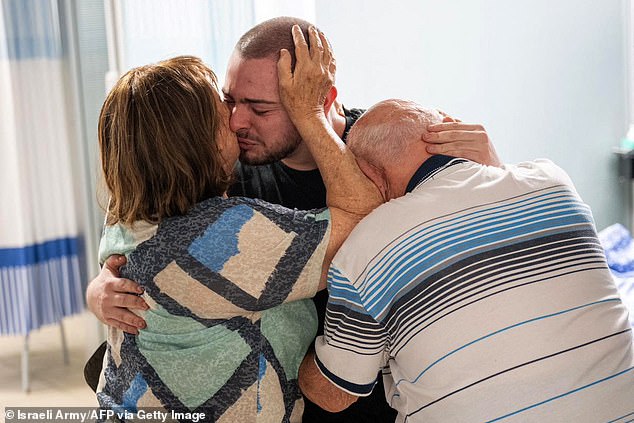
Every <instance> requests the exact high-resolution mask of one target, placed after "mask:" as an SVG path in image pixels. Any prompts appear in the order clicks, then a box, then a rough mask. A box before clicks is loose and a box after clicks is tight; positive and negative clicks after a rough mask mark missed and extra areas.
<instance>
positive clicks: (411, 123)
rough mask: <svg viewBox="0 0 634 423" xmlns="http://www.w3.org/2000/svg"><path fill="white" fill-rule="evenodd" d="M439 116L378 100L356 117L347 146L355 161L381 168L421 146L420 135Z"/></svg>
mask: <svg viewBox="0 0 634 423" xmlns="http://www.w3.org/2000/svg"><path fill="white" fill-rule="evenodd" d="M442 120H443V117H442V115H441V114H440V113H439V112H438V111H437V110H433V109H425V108H423V107H422V106H420V105H419V104H416V103H414V102H412V101H407V100H398V99H390V100H384V101H381V102H379V103H377V104H375V105H374V106H372V107H371V108H370V109H368V111H367V112H365V113H364V114H363V116H361V118H359V120H358V121H357V122H356V123H355V125H354V126H353V127H352V129H351V130H350V133H349V134H348V141H347V145H348V147H349V148H350V150H351V151H352V152H353V153H354V154H355V156H357V157H358V158H360V159H362V160H364V161H366V162H368V163H369V164H372V165H373V166H377V167H379V168H385V167H387V166H391V165H395V164H396V163H398V162H399V160H400V159H401V158H402V157H403V156H404V155H407V154H408V150H409V148H408V147H411V146H412V144H414V143H421V142H422V141H421V135H422V134H423V133H424V132H425V131H426V127H427V125H429V124H432V123H439V122H442Z"/></svg>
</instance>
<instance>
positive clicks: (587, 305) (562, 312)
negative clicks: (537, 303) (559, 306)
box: [395, 298, 620, 386]
mask: <svg viewBox="0 0 634 423" xmlns="http://www.w3.org/2000/svg"><path fill="white" fill-rule="evenodd" d="M609 302H620V300H619V299H618V298H612V299H607V300H601V301H595V302H592V303H588V304H583V305H580V306H577V307H573V308H570V309H568V310H562V311H559V312H557V313H550V314H546V315H543V316H538V317H535V318H532V319H528V320H525V321H523V322H519V323H516V324H514V325H510V326H507V327H505V328H502V329H499V330H496V331H495V332H491V333H489V334H487V335H484V336H482V337H480V338H477V339H474V340H473V341H471V342H468V343H466V344H464V345H463V346H461V347H458V348H456V349H454V350H453V351H450V352H448V353H447V354H445V355H444V356H442V357H440V358H439V359H437V360H436V361H434V362H433V363H431V364H430V365H429V366H427V367H426V368H425V369H424V370H423V371H422V372H420V373H419V374H418V376H416V378H415V379H414V380H411V381H410V380H406V379H400V380H398V381H396V383H395V386H398V385H400V384H401V383H402V382H407V383H416V382H418V381H419V380H420V378H421V377H423V375H424V374H425V373H427V371H429V370H430V369H431V368H432V367H434V366H436V365H437V364H439V363H440V362H442V361H443V360H445V359H446V358H448V357H450V356H452V355H454V354H456V353H458V352H459V351H462V350H464V349H465V348H468V347H470V346H472V345H475V344H477V343H478V342H482V341H484V340H485V339H489V338H492V337H495V336H496V335H499V334H501V333H504V332H508V331H509V330H512V329H516V328H518V327H521V326H524V325H527V324H530V323H535V322H538V321H540V320H545V319H549V318H552V317H556V316H561V315H563V314H566V313H571V312H573V311H577V310H580V309H583V308H587V307H592V306H595V305H599V304H604V303H609Z"/></svg>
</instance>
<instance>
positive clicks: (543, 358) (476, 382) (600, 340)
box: [407, 329, 634, 423]
mask: <svg viewBox="0 0 634 423" xmlns="http://www.w3.org/2000/svg"><path fill="white" fill-rule="evenodd" d="M631 331H632V329H626V330H622V331H619V332H616V333H612V334H610V335H606V336H603V337H601V338H598V339H594V340H592V341H589V342H585V343H583V344H580V345H576V346H574V347H571V348H567V349H565V350H561V351H557V352H556V353H553V354H548V355H546V356H543V357H539V358H536V359H534V360H531V361H528V362H526V363H522V364H518V365H517V366H513V367H511V368H508V369H504V370H502V371H500V372H497V373H494V374H492V375H489V376H487V377H485V378H482V379H480V380H478V381H475V382H473V383H470V384H469V385H467V386H463V387H462V388H459V389H456V390H455V391H452V392H450V393H448V394H446V395H444V396H442V397H440V398H437V399H435V400H434V401H432V402H430V403H427V404H425V405H424V406H422V407H420V408H418V409H417V410H415V411H413V412H411V413H409V414H408V415H407V417H409V416H412V415H414V414H416V413H419V412H420V411H422V410H424V409H425V408H427V407H429V406H431V405H434V404H437V403H438V402H440V401H443V400H444V399H446V398H448V397H450V396H452V395H455V394H457V393H459V392H462V391H464V390H466V389H469V388H472V387H473V386H475V385H478V384H480V383H482V382H485V381H487V380H490V379H493V378H495V377H497V376H500V375H502V374H504V373H508V372H510V371H513V370H517V369H519V368H522V367H526V366H528V365H531V364H535V363H538V362H540V361H544V360H547V359H549V358H552V357H555V356H558V355H561V354H565V353H568V352H570V351H574V350H576V349H580V348H583V347H587V346H589V345H592V344H595V343H597V342H602V341H604V340H606V339H609V338H611V337H614V336H619V335H622V334H624V333H629V332H631ZM632 369H634V367H631V368H629V369H626V370H624V371H621V372H619V373H617V374H615V375H612V376H610V377H607V378H604V379H601V380H599V381H595V382H593V383H591V384H588V385H585V386H582V387H580V388H577V389H573V390H572V391H569V392H567V393H565V394H561V395H557V396H555V397H553V398H550V399H548V400H545V401H542V402H539V403H537V404H533V405H532V406H530V407H526V408H523V409H521V410H518V411H516V412H513V413H510V414H507V415H505V416H502V417H498V418H497V419H494V420H490V421H489V422H487V423H490V422H494V421H498V420H501V419H504V418H507V417H510V416H512V415H515V414H519V413H521V412H523V411H526V410H528V409H531V408H534V407H537V406H539V405H543V404H546V403H548V402H550V401H553V400H555V399H558V398H562V397H564V396H566V395H570V394H572V393H574V392H578V391H580V390H582V389H585V388H588V387H590V386H593V385H596V384H597V383H600V382H603V381H606V380H609V379H611V378H613V377H615V376H618V375H620V374H623V373H625V372H628V371H630V370H632Z"/></svg>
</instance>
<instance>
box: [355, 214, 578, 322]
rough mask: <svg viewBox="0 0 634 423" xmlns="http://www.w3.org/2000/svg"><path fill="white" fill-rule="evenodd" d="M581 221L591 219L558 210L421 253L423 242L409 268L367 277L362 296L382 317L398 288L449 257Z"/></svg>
mask: <svg viewBox="0 0 634 423" xmlns="http://www.w3.org/2000/svg"><path fill="white" fill-rule="evenodd" d="M578 224H589V223H588V222H587V221H586V220H585V217H582V216H579V215H578V214H574V213H573V214H571V213H565V214H557V215H552V216H549V217H548V218H547V219H543V220H542V219H539V220H533V221H527V222H525V223H524V224H522V225H516V224H513V225H505V226H504V227H502V228H499V229H498V230H496V231H492V230H488V231H483V232H482V233H481V234H478V235H477V236H474V235H470V236H468V237H461V238H458V239H454V240H452V241H451V242H448V241H447V242H444V243H442V244H438V245H432V246H430V247H431V248H432V250H431V251H429V252H426V253H423V254H421V252H422V251H421V250H422V249H423V248H424V247H426V246H424V245H421V246H420V247H418V248H416V249H414V250H412V251H411V252H408V253H407V254H406V255H405V256H404V257H403V259H402V260H403V261H405V260H407V261H409V262H410V264H409V265H408V266H407V268H400V269H395V271H394V272H397V273H394V272H388V273H387V274H384V275H381V276H380V277H378V278H377V279H376V280H372V281H367V282H369V283H370V286H371V287H373V288H371V289H369V290H368V291H367V292H361V298H362V299H363V301H364V303H365V305H366V308H367V310H368V311H369V312H370V313H371V314H372V315H373V316H374V317H375V318H376V319H377V320H380V318H381V316H382V315H383V314H384V312H385V308H386V306H387V305H388V302H389V300H390V299H392V298H394V295H395V294H396V292H398V291H400V290H402V289H403V288H405V287H406V286H407V285H408V284H410V283H411V281H412V278H413V276H415V275H418V274H422V273H428V272H431V271H432V269H434V267H436V266H438V265H440V264H442V263H443V262H444V261H446V260H448V259H451V258H455V257H456V256H459V255H463V256H464V255H468V254H469V253H470V252H472V251H473V250H474V249H478V250H482V249H483V247H484V246H486V245H489V246H490V247H491V248H492V247H495V246H499V245H500V244H502V243H513V242H515V241H514V240H515V238H517V237H518V236H526V235H535V236H538V237H542V236H543V233H544V231H546V230H550V231H553V230H554V229H558V228H559V229H560V230H561V231H566V230H568V229H569V227H570V226H572V225H578ZM388 281H389V282H388Z"/></svg>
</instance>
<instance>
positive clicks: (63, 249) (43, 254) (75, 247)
mask: <svg viewBox="0 0 634 423" xmlns="http://www.w3.org/2000/svg"><path fill="white" fill-rule="evenodd" d="M78 252H79V238H77V237H75V238H70V237H69V238H60V239H54V240H50V241H45V242H41V243H38V244H32V245H27V246H25V247H18V248H0V269H2V268H5V267H22V266H32V265H34V264H36V263H43V262H46V261H49V260H53V259H58V258H61V257H72V256H76V255H77V254H78Z"/></svg>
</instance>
